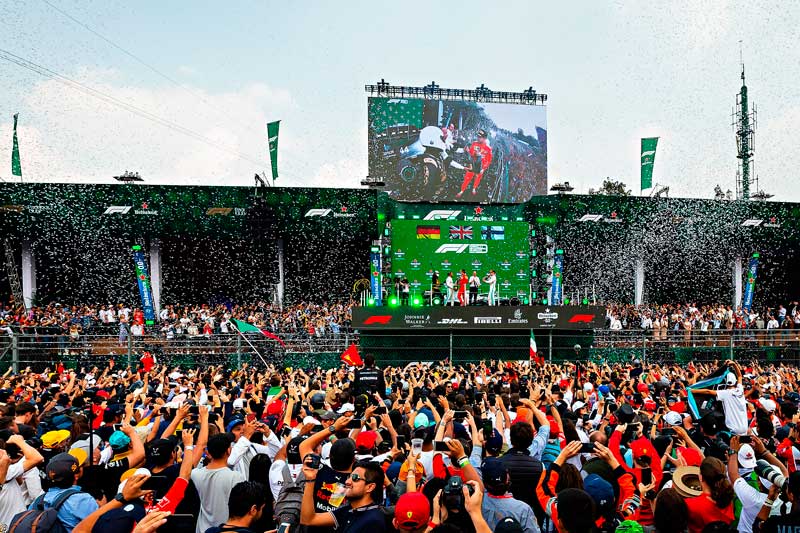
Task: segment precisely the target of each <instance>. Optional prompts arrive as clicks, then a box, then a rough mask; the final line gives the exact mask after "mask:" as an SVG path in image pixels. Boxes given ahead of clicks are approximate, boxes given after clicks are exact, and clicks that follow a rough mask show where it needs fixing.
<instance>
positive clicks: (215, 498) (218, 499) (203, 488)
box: [192, 467, 245, 533]
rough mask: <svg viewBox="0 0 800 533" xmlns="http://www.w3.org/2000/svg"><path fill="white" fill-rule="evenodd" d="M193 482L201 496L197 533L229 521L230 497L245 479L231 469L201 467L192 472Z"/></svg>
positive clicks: (203, 532) (202, 532)
mask: <svg viewBox="0 0 800 533" xmlns="http://www.w3.org/2000/svg"><path fill="white" fill-rule="evenodd" d="M192 481H193V482H194V485H195V487H196V488H197V494H198V496H200V513H199V514H198V516H197V529H196V531H197V533H205V531H206V530H207V529H208V528H210V527H214V526H218V525H220V524H223V523H225V522H227V520H228V497H229V496H230V495H231V489H233V486H234V485H236V484H237V483H240V482H242V481H245V477H244V476H243V475H242V474H240V473H239V472H234V471H233V470H231V469H230V468H214V469H211V470H209V469H208V468H205V467H201V468H195V469H194V470H192Z"/></svg>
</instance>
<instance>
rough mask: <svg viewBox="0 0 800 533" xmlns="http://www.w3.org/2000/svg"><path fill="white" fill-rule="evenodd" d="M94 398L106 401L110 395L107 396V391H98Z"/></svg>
mask: <svg viewBox="0 0 800 533" xmlns="http://www.w3.org/2000/svg"><path fill="white" fill-rule="evenodd" d="M95 396H97V397H98V398H103V399H106V400H108V398H109V396H110V394H108V391H106V390H99V391H97V394H96V395H95Z"/></svg>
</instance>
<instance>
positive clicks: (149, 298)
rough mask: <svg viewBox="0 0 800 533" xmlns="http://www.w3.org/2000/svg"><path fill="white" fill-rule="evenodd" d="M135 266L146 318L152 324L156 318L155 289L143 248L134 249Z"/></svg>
mask: <svg viewBox="0 0 800 533" xmlns="http://www.w3.org/2000/svg"><path fill="white" fill-rule="evenodd" d="M133 267H134V269H135V270H136V282H137V283H138V285H139V296H141V297H142V311H143V312H144V319H145V321H146V322H147V323H148V324H152V323H153V322H154V321H155V319H156V314H155V311H154V310H153V291H152V290H151V289H150V275H149V274H148V270H147V260H146V259H145V257H144V252H143V251H142V250H133Z"/></svg>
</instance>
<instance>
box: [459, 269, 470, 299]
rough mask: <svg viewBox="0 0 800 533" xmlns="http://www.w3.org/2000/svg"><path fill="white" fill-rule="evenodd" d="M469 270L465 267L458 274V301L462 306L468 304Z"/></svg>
mask: <svg viewBox="0 0 800 533" xmlns="http://www.w3.org/2000/svg"><path fill="white" fill-rule="evenodd" d="M467 282H468V278H467V271H466V270H464V269H463V268H462V269H461V272H460V273H459V275H458V303H459V305H461V306H462V307H463V306H465V305H467Z"/></svg>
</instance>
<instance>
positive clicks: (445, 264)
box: [442, 259, 453, 268]
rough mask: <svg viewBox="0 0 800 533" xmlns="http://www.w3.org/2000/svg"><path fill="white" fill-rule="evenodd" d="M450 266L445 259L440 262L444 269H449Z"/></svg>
mask: <svg viewBox="0 0 800 533" xmlns="http://www.w3.org/2000/svg"><path fill="white" fill-rule="evenodd" d="M452 265H453V263H451V262H450V261H448V260H447V259H445V260H444V261H442V266H443V267H444V268H450V267H451V266H452Z"/></svg>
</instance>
